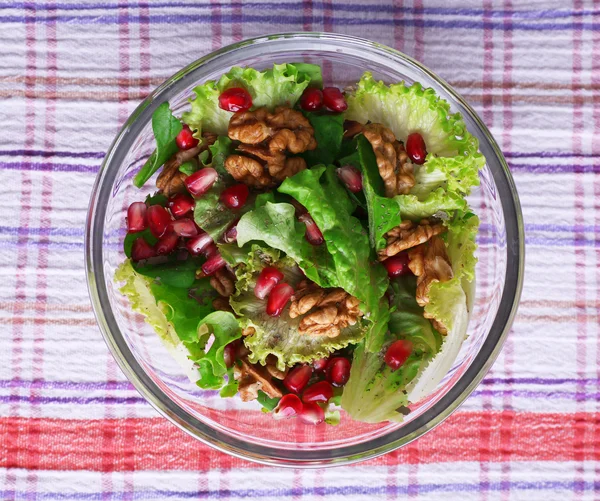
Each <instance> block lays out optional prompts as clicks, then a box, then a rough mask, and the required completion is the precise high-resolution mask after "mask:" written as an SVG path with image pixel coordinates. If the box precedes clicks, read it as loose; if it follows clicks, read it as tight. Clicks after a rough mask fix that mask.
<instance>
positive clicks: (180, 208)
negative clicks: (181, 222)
mask: <svg viewBox="0 0 600 501" xmlns="http://www.w3.org/2000/svg"><path fill="white" fill-rule="evenodd" d="M195 204H196V202H194V199H193V198H192V197H190V196H189V195H186V194H185V193H177V195H173V196H172V197H171V198H169V209H171V214H173V217H175V218H180V217H183V216H185V215H186V214H187V213H188V212H190V211H191V210H193V209H194V205H195Z"/></svg>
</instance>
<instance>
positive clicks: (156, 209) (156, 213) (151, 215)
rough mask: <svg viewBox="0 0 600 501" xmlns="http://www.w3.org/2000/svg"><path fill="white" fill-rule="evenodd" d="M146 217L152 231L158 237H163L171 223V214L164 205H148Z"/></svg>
mask: <svg viewBox="0 0 600 501" xmlns="http://www.w3.org/2000/svg"><path fill="white" fill-rule="evenodd" d="M146 217H147V219H148V226H149V227H150V231H151V232H152V234H153V235H154V236H155V237H156V238H160V237H162V236H163V235H164V234H165V231H167V227H168V226H169V224H170V223H171V215H170V214H169V213H168V212H167V209H165V208H164V207H163V206H162V205H151V206H150V207H148V209H147V210H146Z"/></svg>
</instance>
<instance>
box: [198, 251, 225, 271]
mask: <svg viewBox="0 0 600 501" xmlns="http://www.w3.org/2000/svg"><path fill="white" fill-rule="evenodd" d="M226 264H227V263H226V262H225V260H224V259H223V257H222V256H221V254H219V253H217V254H214V255H212V256H211V257H209V258H208V259H207V260H206V261H205V262H204V264H203V265H202V273H204V274H205V275H212V274H213V273H214V272H215V271H217V270H220V269H221V268H223V267H225V265H226Z"/></svg>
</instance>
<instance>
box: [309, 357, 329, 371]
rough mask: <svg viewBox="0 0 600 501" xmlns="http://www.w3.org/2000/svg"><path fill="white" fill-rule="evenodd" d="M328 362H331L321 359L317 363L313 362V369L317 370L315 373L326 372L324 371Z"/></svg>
mask: <svg viewBox="0 0 600 501" xmlns="http://www.w3.org/2000/svg"><path fill="white" fill-rule="evenodd" d="M328 361H329V360H328V359H326V358H319V360H315V361H314V362H313V364H312V365H313V368H314V369H315V371H317V372H321V371H324V370H325V368H326V367H327V362H328Z"/></svg>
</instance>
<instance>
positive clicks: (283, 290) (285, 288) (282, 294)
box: [267, 282, 294, 317]
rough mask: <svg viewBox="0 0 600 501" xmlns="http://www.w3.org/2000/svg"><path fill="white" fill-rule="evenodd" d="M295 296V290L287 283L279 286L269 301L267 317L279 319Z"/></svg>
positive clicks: (273, 291)
mask: <svg viewBox="0 0 600 501" xmlns="http://www.w3.org/2000/svg"><path fill="white" fill-rule="evenodd" d="M293 295H294V289H292V287H291V286H290V285H288V284H286V283H285V282H280V283H279V284H277V285H276V286H275V287H274V288H273V290H272V291H271V293H270V294H269V299H267V315H270V316H272V317H278V316H279V315H281V312H282V311H283V309H284V308H285V305H286V304H288V301H289V300H290V299H291V298H292V296H293Z"/></svg>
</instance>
